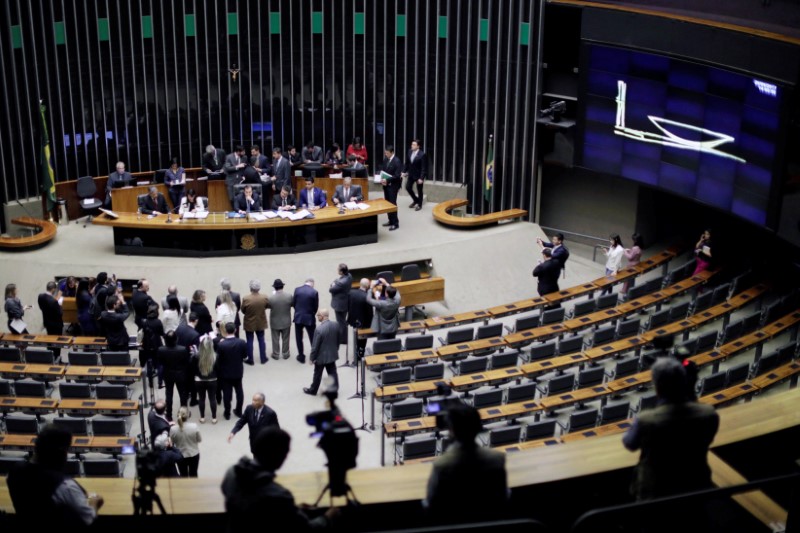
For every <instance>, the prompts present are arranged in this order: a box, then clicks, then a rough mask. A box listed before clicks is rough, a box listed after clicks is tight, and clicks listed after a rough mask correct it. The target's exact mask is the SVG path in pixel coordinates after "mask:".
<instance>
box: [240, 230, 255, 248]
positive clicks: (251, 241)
mask: <svg viewBox="0 0 800 533" xmlns="http://www.w3.org/2000/svg"><path fill="white" fill-rule="evenodd" d="M255 247H256V238H255V237H254V236H253V235H252V234H251V233H248V234H246V235H242V250H252V249H253V248H255Z"/></svg>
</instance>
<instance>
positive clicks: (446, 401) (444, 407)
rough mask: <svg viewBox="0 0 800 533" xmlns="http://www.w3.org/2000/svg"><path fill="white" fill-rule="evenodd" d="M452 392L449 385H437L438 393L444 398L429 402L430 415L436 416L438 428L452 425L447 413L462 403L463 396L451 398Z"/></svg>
mask: <svg viewBox="0 0 800 533" xmlns="http://www.w3.org/2000/svg"><path fill="white" fill-rule="evenodd" d="M450 392H451V389H450V387H448V386H447V385H439V386H438V387H436V394H437V395H440V396H444V398H442V399H441V400H439V401H435V402H434V401H431V402H428V415H433V416H435V417H436V429H447V428H448V427H450V419H449V417H448V416H447V413H448V412H449V411H450V409H451V408H452V407H453V406H455V405H459V404H461V403H462V402H461V398H458V397H454V398H449V396H450Z"/></svg>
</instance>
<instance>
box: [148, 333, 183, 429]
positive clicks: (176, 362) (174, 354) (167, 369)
mask: <svg viewBox="0 0 800 533" xmlns="http://www.w3.org/2000/svg"><path fill="white" fill-rule="evenodd" d="M156 354H157V355H156V358H157V359H158V362H159V364H161V365H162V366H163V368H164V385H165V386H166V398H167V418H168V419H169V420H172V399H173V395H174V393H175V388H177V389H178V400H179V401H180V405H181V407H187V406H188V405H189V380H190V379H191V359H190V358H189V351H188V350H187V349H186V347H185V346H178V338H177V337H176V335H175V332H174V331H170V332H169V333H167V334H166V335H164V346H162V347H160V348H159V349H158V351H157V352H156Z"/></svg>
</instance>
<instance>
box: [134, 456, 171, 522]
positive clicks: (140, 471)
mask: <svg viewBox="0 0 800 533" xmlns="http://www.w3.org/2000/svg"><path fill="white" fill-rule="evenodd" d="M160 470H161V469H160V466H159V460H158V453H156V452H154V451H153V450H140V451H138V452H136V482H137V486H136V488H135V489H134V492H133V494H132V495H131V498H132V499H133V514H134V515H137V516H144V515H148V514H153V502H155V503H156V505H158V509H159V510H160V511H161V514H167V512H166V511H165V510H164V506H163V505H162V504H161V498H159V497H158V494H156V478H158V475H159V473H160Z"/></svg>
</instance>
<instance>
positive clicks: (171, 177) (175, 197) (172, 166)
mask: <svg viewBox="0 0 800 533" xmlns="http://www.w3.org/2000/svg"><path fill="white" fill-rule="evenodd" d="M164 185H166V186H167V192H168V193H169V199H170V201H171V202H172V210H173V211H175V210H176V209H177V208H178V207H179V206H180V205H181V197H182V196H183V190H184V188H185V187H186V171H185V170H184V169H183V167H182V166H180V165H179V164H178V158H177V157H173V158H172V159H171V160H170V162H169V168H168V169H167V171H166V172H165V173H164Z"/></svg>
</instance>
